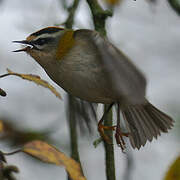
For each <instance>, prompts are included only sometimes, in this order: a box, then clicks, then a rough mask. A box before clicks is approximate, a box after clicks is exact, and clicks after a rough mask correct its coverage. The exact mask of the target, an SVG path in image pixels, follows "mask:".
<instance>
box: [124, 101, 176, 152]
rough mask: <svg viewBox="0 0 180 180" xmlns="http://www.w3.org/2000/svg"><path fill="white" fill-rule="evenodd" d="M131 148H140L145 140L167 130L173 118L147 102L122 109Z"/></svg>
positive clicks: (150, 139)
mask: <svg viewBox="0 0 180 180" xmlns="http://www.w3.org/2000/svg"><path fill="white" fill-rule="evenodd" d="M122 114H123V117H124V121H125V124H126V127H127V130H128V131H129V138H130V142H131V145H132V147H133V148H137V149H140V147H141V146H144V145H145V144H146V142H147V141H150V142H151V141H152V139H153V137H155V138H157V136H158V135H160V134H161V132H164V133H166V132H168V129H171V128H172V126H173V122H174V121H173V119H172V118H171V117H169V116H168V115H166V114H165V113H163V112H161V111H160V110H158V109H157V108H156V107H154V106H153V105H152V104H150V103H149V102H147V103H146V104H145V105H135V106H128V107H126V108H124V109H123V110H122Z"/></svg>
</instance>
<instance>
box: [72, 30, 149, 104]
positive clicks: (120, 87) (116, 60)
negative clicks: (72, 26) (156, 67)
mask: <svg viewBox="0 0 180 180" xmlns="http://www.w3.org/2000/svg"><path fill="white" fill-rule="evenodd" d="M75 36H80V37H81V38H85V40H86V41H87V42H88V43H93V45H94V46H96V49H97V53H98V54H99V55H100V56H101V59H100V60H101V61H102V64H103V68H104V70H105V72H106V75H107V80H108V81H109V83H110V86H111V87H112V90H113V93H115V94H116V96H117V97H118V98H119V99H121V98H122V97H123V98H125V99H126V100H127V101H128V102H129V103H131V104H139V103H143V102H144V100H145V99H144V97H145V90H146V79H145V77H144V75H143V74H142V73H141V72H140V71H139V70H138V69H137V68H136V66H135V65H134V64H133V63H132V62H131V61H130V60H129V59H128V58H127V57H126V56H125V55H124V54H123V53H122V52H121V51H120V50H119V49H117V48H116V47H115V46H114V45H112V44H111V43H110V42H109V41H108V40H107V39H106V38H104V37H102V36H101V35H100V34H99V33H98V32H96V31H91V30H85V29H84V30H77V31H76V32H75Z"/></svg>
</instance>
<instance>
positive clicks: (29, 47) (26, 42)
mask: <svg viewBox="0 0 180 180" xmlns="http://www.w3.org/2000/svg"><path fill="white" fill-rule="evenodd" d="M13 43H20V44H25V45H28V46H26V47H25V48H22V49H18V50H15V51H13V52H21V51H27V50H28V49H31V48H32V47H33V46H32V44H31V43H30V42H29V41H27V40H23V41H13Z"/></svg>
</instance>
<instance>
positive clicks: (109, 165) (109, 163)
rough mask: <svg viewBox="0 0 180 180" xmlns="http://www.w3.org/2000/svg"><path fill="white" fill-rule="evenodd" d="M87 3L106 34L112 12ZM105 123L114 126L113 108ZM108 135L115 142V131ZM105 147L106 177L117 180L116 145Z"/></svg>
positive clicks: (93, 1) (98, 27)
mask: <svg viewBox="0 0 180 180" xmlns="http://www.w3.org/2000/svg"><path fill="white" fill-rule="evenodd" d="M87 3H88V4H89V7H90V10H91V13H92V17H93V22H94V27H95V30H96V31H98V32H99V33H100V34H102V35H103V36H106V28H105V25H106V19H107V18H108V17H109V16H112V12H111V11H108V10H103V9H102V8H101V6H100V5H99V4H98V1H97V0H87ZM106 108H107V107H106V106H105V109H106ZM104 125H105V126H112V110H111V111H110V112H109V113H108V115H107V116H106V117H105V119H104ZM107 135H108V137H109V138H110V140H111V142H112V144H113V132H112V131H108V132H107ZM104 148H105V161H106V162H105V164H106V179H107V180H115V179H116V176H115V161H114V147H113V145H111V144H107V143H106V142H104Z"/></svg>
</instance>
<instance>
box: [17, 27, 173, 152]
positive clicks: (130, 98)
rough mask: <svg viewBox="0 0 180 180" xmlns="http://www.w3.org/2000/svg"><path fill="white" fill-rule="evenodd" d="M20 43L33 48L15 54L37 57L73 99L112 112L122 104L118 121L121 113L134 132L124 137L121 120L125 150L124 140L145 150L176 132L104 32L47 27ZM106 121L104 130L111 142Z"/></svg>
mask: <svg viewBox="0 0 180 180" xmlns="http://www.w3.org/2000/svg"><path fill="white" fill-rule="evenodd" d="M14 42H16V43H21V44H25V45H27V46H26V47H25V48H23V49H20V50H16V51H15V52H20V51H25V52H26V53H27V54H29V55H30V56H31V57H33V58H34V59H35V60H36V61H37V62H38V63H39V64H40V65H41V66H42V67H43V68H44V70H45V71H46V73H47V74H48V75H49V77H50V78H51V79H52V80H53V81H55V82H56V83H57V84H58V85H59V86H61V87H62V88H63V89H64V90H65V91H67V92H68V93H69V94H71V95H73V96H75V97H78V98H80V99H83V100H86V101H89V102H95V103H103V104H110V105H109V108H108V110H109V109H110V108H111V107H112V105H113V104H118V107H119V110H118V119H119V116H120V114H119V113H120V109H121V112H122V114H123V118H124V121H125V125H126V129H127V131H128V133H122V132H121V130H120V120H118V123H117V126H116V133H115V137H116V141H117V143H118V144H119V145H121V146H123V145H124V141H123V138H122V136H123V135H126V136H128V137H129V139H130V143H131V145H132V147H133V148H137V149H139V148H140V147H141V146H144V145H145V143H146V142H147V141H152V139H153V137H155V138H157V136H158V135H160V133H161V132H167V131H168V129H171V127H172V126H173V120H172V119H171V118H170V117H169V116H167V115H166V114H165V113H163V112H161V111H160V110H158V109H157V108H155V107H154V106H153V105H152V104H150V103H149V102H148V100H147V99H146V98H145V91H146V79H145V77H144V75H143V74H142V73H141V72H140V71H139V70H138V69H137V68H136V67H135V65H134V64H133V63H132V62H131V61H130V60H129V59H128V58H127V57H126V56H125V55H124V54H123V53H122V52H121V51H120V50H119V49H117V48H116V47H115V46H114V45H113V44H111V43H110V42H109V41H108V40H107V39H106V38H104V37H102V36H101V35H100V34H99V33H98V32H96V31H92V30H86V29H79V30H75V31H74V30H71V29H63V28H59V27H47V28H44V29H41V30H39V31H37V32H35V33H32V34H31V35H30V36H28V37H27V38H26V40H23V41H14ZM108 110H107V112H108ZM107 112H106V113H107ZM106 113H105V114H106ZM103 118H104V116H103V117H102V119H101V120H100V121H99V123H98V130H99V132H100V134H101V136H102V137H103V138H104V139H105V140H107V141H108V138H107V137H106V135H105V134H104V129H108V127H105V126H103V125H102V122H103ZM109 129H113V130H114V129H115V127H109Z"/></svg>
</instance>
